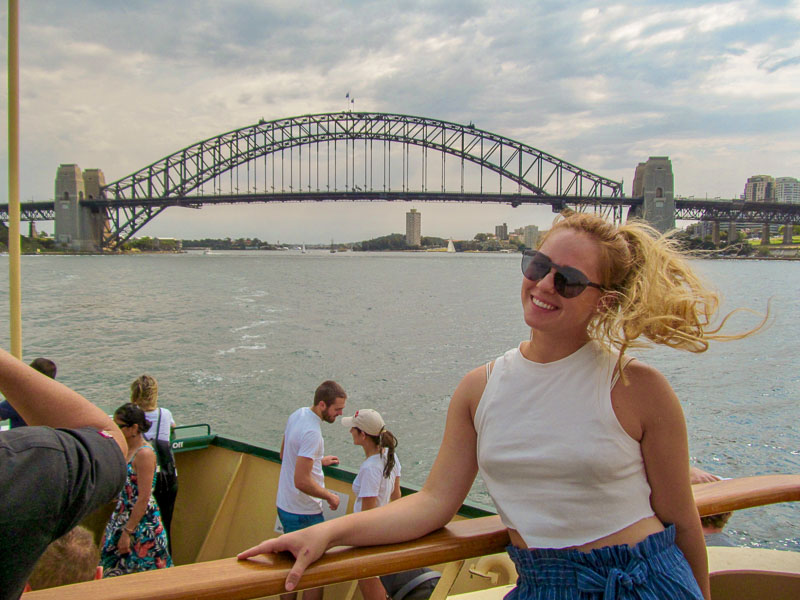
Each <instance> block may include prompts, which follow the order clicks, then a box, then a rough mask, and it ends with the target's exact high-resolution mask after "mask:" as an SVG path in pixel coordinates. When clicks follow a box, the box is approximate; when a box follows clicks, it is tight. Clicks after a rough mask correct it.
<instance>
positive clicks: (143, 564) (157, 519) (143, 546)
mask: <svg viewBox="0 0 800 600" xmlns="http://www.w3.org/2000/svg"><path fill="white" fill-rule="evenodd" d="M142 448H144V446H142ZM142 448H139V449H138V450H137V451H136V452H134V454H133V456H131V459H130V460H129V461H128V476H127V478H126V480H125V487H123V488H122V491H121V492H120V494H119V498H118V499H117V506H116V507H115V508H114V512H113V513H112V514H111V519H109V521H108V525H106V531H105V534H104V535H103V549H102V550H101V552H100V566H102V567H103V577H116V576H117V575H126V574H128V573H136V572H139V571H150V570H153V569H164V568H166V567H171V566H172V557H171V556H170V555H169V550H168V549H167V532H166V530H165V529H164V526H163V525H162V523H161V513H160V511H159V510H158V504H156V501H155V498H153V495H152V493H151V494H150V501H149V502H148V504H147V510H146V511H145V513H144V516H143V517H142V518H141V519H140V520H139V524H138V525H137V526H136V530H135V531H134V533H133V535H132V536H130V537H131V551H130V553H128V554H119V553H118V552H117V542H118V540H119V536H120V534H121V533H122V528H123V527H124V526H125V525H126V523H127V522H128V518H129V517H130V516H131V510H132V509H133V505H134V504H136V500H137V499H138V498H139V480H138V476H137V475H136V472H135V471H134V470H133V460H134V458H135V457H136V455H137V454H138V453H139V450H141V449H142ZM154 482H155V473H154V474H153V481H152V482H150V489H151V490H152V489H153V483H154Z"/></svg>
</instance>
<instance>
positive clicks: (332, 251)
mask: <svg viewBox="0 0 800 600" xmlns="http://www.w3.org/2000/svg"><path fill="white" fill-rule="evenodd" d="M331 254H336V248H335V247H334V245H333V238H331Z"/></svg>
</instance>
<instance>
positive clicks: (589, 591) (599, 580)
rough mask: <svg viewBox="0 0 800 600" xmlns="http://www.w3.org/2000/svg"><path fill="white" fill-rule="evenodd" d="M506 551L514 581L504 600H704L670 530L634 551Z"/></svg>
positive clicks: (511, 548)
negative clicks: (513, 572) (515, 570)
mask: <svg viewBox="0 0 800 600" xmlns="http://www.w3.org/2000/svg"><path fill="white" fill-rule="evenodd" d="M507 550H508V554H509V556H511V560H513V561H514V564H515V565H516V567H517V574H518V575H519V577H518V579H517V587H515V588H514V589H513V590H511V591H510V592H509V593H508V594H507V595H506V597H505V600H573V599H580V600H600V599H601V598H602V599H603V600H614V599H617V600H628V599H631V600H633V599H635V600H651V599H652V600H661V599H663V598H669V599H671V600H672V599H691V600H703V594H702V593H701V592H700V588H699V586H698V585H697V581H696V580H695V578H694V575H693V574H692V569H691V568H690V567H689V563H688V562H687V561H686V558H685V557H684V556H683V553H682V552H681V551H680V549H679V548H678V547H677V546H676V545H675V526H674V525H670V526H669V527H667V528H666V529H665V530H664V531H661V532H659V533H654V534H653V535H650V536H648V537H646V538H645V539H643V540H642V541H641V542H639V543H638V544H636V545H635V546H628V545H621V546H607V547H605V548H598V549H596V550H592V551H591V552H580V551H578V550H561V549H530V550H522V549H520V548H517V547H515V546H509V547H508V548H507Z"/></svg>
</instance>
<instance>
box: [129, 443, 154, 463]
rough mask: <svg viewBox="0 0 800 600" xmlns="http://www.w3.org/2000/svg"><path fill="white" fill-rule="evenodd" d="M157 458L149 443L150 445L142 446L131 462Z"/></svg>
mask: <svg viewBox="0 0 800 600" xmlns="http://www.w3.org/2000/svg"><path fill="white" fill-rule="evenodd" d="M155 457H156V453H155V450H153V447H152V446H151V445H150V444H149V443H148V444H143V445H142V446H140V447H139V448H138V449H137V450H136V452H134V453H133V456H132V457H131V460H133V461H134V462H135V461H136V460H139V459H140V458H141V459H143V460H150V459H151V458H152V459H155Z"/></svg>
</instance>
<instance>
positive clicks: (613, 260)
mask: <svg viewBox="0 0 800 600" xmlns="http://www.w3.org/2000/svg"><path fill="white" fill-rule="evenodd" d="M562 229H571V230H573V231H578V232H583V233H585V234H587V235H588V236H589V237H591V238H592V239H594V240H595V241H596V242H597V243H598V245H599V246H600V261H599V263H600V283H601V285H602V286H603V288H604V292H605V294H606V301H605V302H604V303H603V304H602V306H603V308H602V309H601V310H600V311H599V312H598V314H597V316H596V317H595V318H594V319H593V321H592V322H591V323H590V325H589V334H590V335H591V337H592V338H594V339H597V340H599V341H601V342H604V343H605V344H607V345H608V346H610V347H613V348H616V349H617V350H618V351H619V353H620V360H619V363H618V364H619V366H620V367H621V366H622V364H623V362H622V356H623V354H624V352H625V350H626V349H627V348H632V347H641V346H645V345H647V343H646V342H643V341H638V340H639V338H641V337H645V338H647V339H648V340H650V341H651V342H652V343H655V344H661V345H665V346H669V347H671V348H677V349H680V350H688V351H689V352H705V351H706V350H707V349H708V345H709V342H710V341H729V340H736V339H740V338H743V337H745V336H747V335H750V334H751V333H754V332H755V331H757V330H759V329H760V328H761V327H762V326H763V325H764V323H765V322H766V320H767V317H768V316H769V311H768V312H767V315H766V316H765V317H764V320H763V321H762V322H761V324H759V325H758V326H757V327H755V328H754V329H752V330H749V331H746V332H744V333H740V334H733V335H726V334H722V333H720V331H721V329H722V327H723V326H724V325H725V322H726V321H727V320H728V318H729V317H730V316H731V315H732V314H733V313H734V312H737V311H732V312H730V313H728V314H727V315H726V316H725V317H724V318H723V319H722V321H721V322H720V323H719V325H717V326H712V324H711V321H712V319H713V318H714V315H715V314H716V312H717V310H718V308H719V296H718V294H717V293H716V292H714V291H712V290H710V289H709V288H708V287H706V285H705V284H704V283H703V282H702V281H701V280H700V279H699V278H698V277H697V276H696V275H695V274H694V272H693V271H692V269H691V268H690V266H689V264H688V263H687V262H686V260H685V258H684V256H683V254H682V253H681V251H680V248H679V245H678V243H677V242H676V241H675V240H674V239H672V238H671V237H669V235H662V234H660V233H659V232H658V231H656V230H655V229H653V228H652V227H650V226H649V225H646V224H645V223H642V222H641V221H629V222H627V223H625V224H624V225H620V226H616V225H613V224H611V223H608V222H607V221H605V220H604V219H602V218H601V217H599V216H597V215H594V214H591V213H575V212H572V213H564V214H562V215H561V216H560V217H559V218H558V219H557V220H556V222H555V223H554V225H553V227H552V229H550V231H549V232H548V235H550V234H552V233H554V232H556V231H559V230H562ZM544 239H547V236H545V238H544ZM544 239H543V240H542V243H543V242H544ZM738 310H742V309H738Z"/></svg>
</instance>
